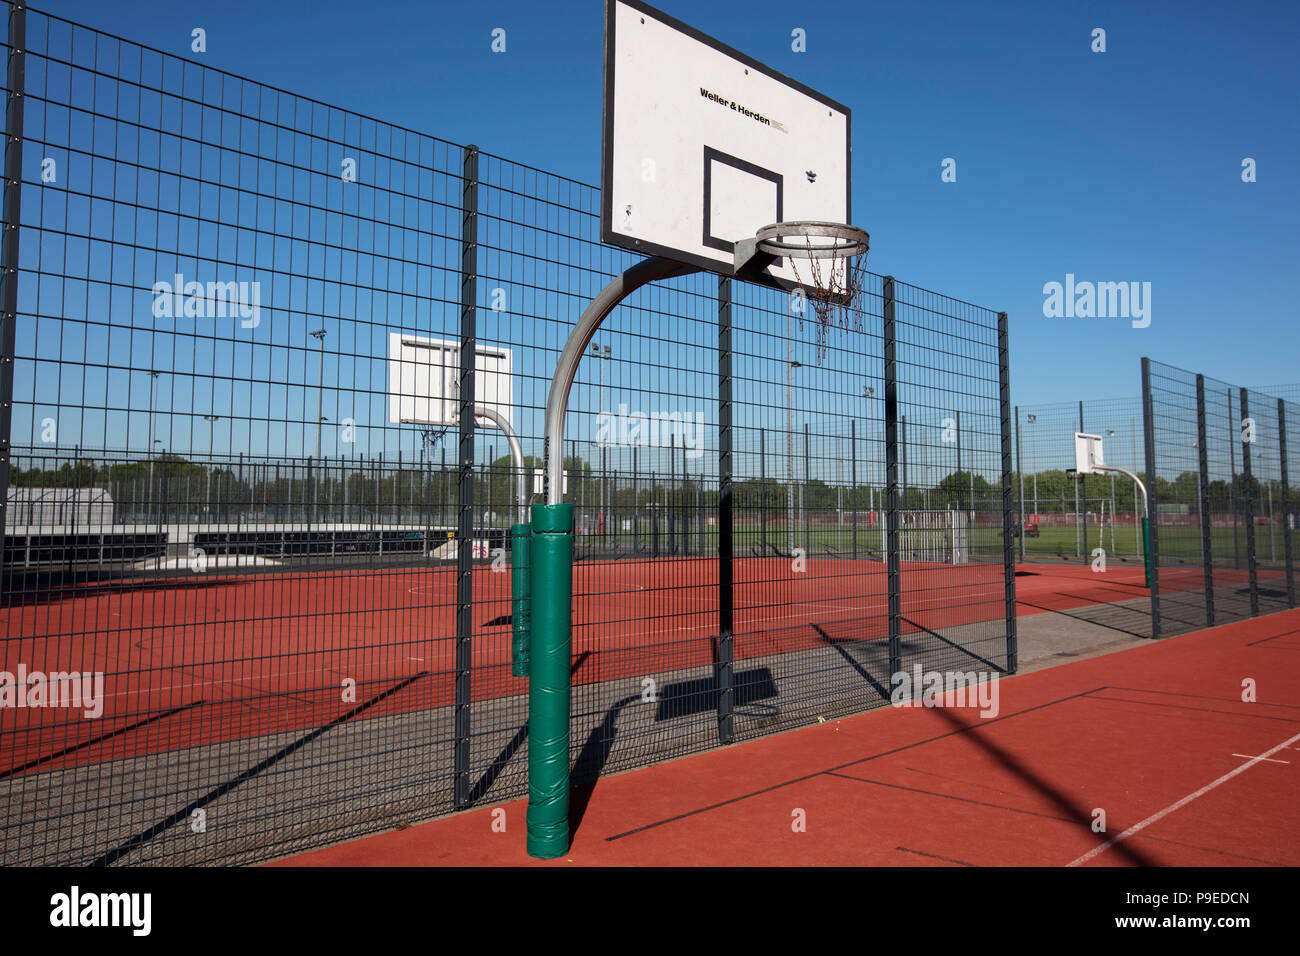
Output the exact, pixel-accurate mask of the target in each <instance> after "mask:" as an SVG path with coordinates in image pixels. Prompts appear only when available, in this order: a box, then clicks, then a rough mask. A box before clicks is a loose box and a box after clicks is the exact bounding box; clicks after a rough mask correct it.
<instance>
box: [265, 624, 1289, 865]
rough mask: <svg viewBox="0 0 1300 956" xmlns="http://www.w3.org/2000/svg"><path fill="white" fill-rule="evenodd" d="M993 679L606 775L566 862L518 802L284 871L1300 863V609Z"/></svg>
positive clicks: (590, 796) (586, 802)
mask: <svg viewBox="0 0 1300 956" xmlns="http://www.w3.org/2000/svg"><path fill="white" fill-rule="evenodd" d="M1248 677H1249V678H1253V679H1254V680H1255V681H1256V682H1257V683H1256V694H1257V697H1256V699H1255V700H1253V701H1250V702H1247V701H1243V699H1242V681H1243V680H1244V679H1246V678H1248ZM998 686H999V689H1000V694H999V698H1000V699H999V705H1000V706H999V712H998V715H997V716H996V717H988V718H981V717H980V716H979V714H978V711H976V710H973V709H960V708H951V709H910V708H900V709H886V710H879V711H873V712H871V713H868V714H864V715H862V716H859V717H854V718H850V719H846V720H842V721H837V722H832V723H827V724H825V725H822V726H813V727H809V728H806V729H803V730H797V731H792V732H789V733H785V734H781V735H778V736H774V737H768V738H764V739H762V740H759V741H755V742H752V743H746V744H742V745H739V746H735V747H730V748H724V749H720V750H715V751H710V752H709V753H706V754H702V755H699V756H694V757H687V758H683V759H681V760H676V761H672V762H670V763H666V764H661V765H658V766H655V767H649V768H645V769H641V770H634V771H631V772H628V773H624V774H619V775H616V776H612V777H608V778H605V779H603V780H601V781H599V782H598V783H597V784H595V786H594V787H592V788H588V789H585V790H584V791H582V792H580V793H579V794H577V799H575V806H577V807H578V808H579V811H580V814H581V815H580V819H579V821H578V822H577V826H576V831H575V836H574V840H573V843H572V846H571V848H570V852H569V854H568V855H567V857H566V858H564V859H561V860H556V861H549V862H548V863H542V862H541V861H537V860H531V859H530V858H529V857H528V856H526V855H525V852H524V831H525V804H524V802H523V801H515V802H512V803H508V804H504V805H503V807H504V810H505V822H506V829H505V832H497V829H499V828H498V827H494V822H495V821H494V817H493V811H494V810H495V809H497V808H494V807H484V808H483V809H481V810H475V811H471V812H467V813H463V814H459V815H456V816H452V817H447V818H444V819H441V820H437V821H434V822H430V823H426V824H422V825H419V826H416V827H412V828H409V829H404V830H401V831H397V832H391V833H385V834H380V835H378V836H374V837H369V838H365V839H361V840H358V841H355V842H352V843H346V844H341V845H338V846H334V847H329V848H326V849H323V850H318V851H315V852H313V853H309V854H304V855H302V856H298V857H294V858H291V859H288V860H285V861H281V862H280V864H278V865H301V866H339V865H344V866H358V865H387V866H396V865H444V866H445V865H458V864H459V865H525V864H535V865H552V866H554V865H559V866H564V865H571V864H586V865H637V866H655V865H673V866H682V865H743V866H755V865H760V866H761V865H780V866H791V865H821V866H827V865H831V866H833V865H853V866H863V865H867V866H878V865H886V866H909V865H938V866H963V865H969V866H1009V865H1017V866H1133V865H1145V866H1155V865H1158V866H1176V865H1181V866H1250V865H1275V866H1297V865H1300V806H1298V805H1297V803H1296V801H1295V794H1296V792H1297V790H1300V703H1297V702H1298V701H1300V611H1290V612H1287V613H1284V614H1275V615H1271V616H1268V617H1264V618H1257V619H1254V620H1250V621H1245V622H1241V623H1236V624H1232V625H1227V626H1224V627H1219V628H1214V629H1211V630H1206V631H1200V632H1197V633H1193V634H1187V635H1184V636H1181V637H1175V638H1170V639H1167V640H1164V641H1159V642H1153V643H1150V644H1145V645H1143V646H1140V647H1137V648H1134V649H1131V650H1127V651H1121V652H1118V653H1113V654H1108V655H1105V656H1102V657H1095V658H1090V659H1087V660H1083V661H1078V662H1075V663H1071V664H1066V665H1062V666H1058V667H1054V668H1050V669H1048V670H1043V671H1037V672H1034V673H1032V674H1026V675H1022V676H1018V677H1011V678H1007V679H1006V680H1003V681H1001V682H999V685H998ZM1098 811H1104V813H1105V829H1104V832H1097V831H1096V830H1095V829H1094V821H1096V820H1099V819H1100V818H1099V816H1098ZM800 816H801V817H802V819H803V820H804V821H805V830H804V831H803V832H795V830H794V828H793V826H792V823H793V821H794V820H795V819H796V817H800ZM273 865H277V864H273Z"/></svg>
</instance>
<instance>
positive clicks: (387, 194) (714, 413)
mask: <svg viewBox="0 0 1300 956" xmlns="http://www.w3.org/2000/svg"><path fill="white" fill-rule="evenodd" d="M0 11H3V12H4V13H6V14H7V17H6V24H7V33H6V47H5V52H6V58H7V64H8V70H7V81H6V82H7V86H6V91H7V93H8V94H9V95H8V110H7V124H8V126H7V129H8V132H9V134H10V135H9V143H8V148H7V151H6V170H5V172H6V183H7V185H6V188H5V213H4V216H5V225H6V227H7V228H6V231H5V237H4V263H3V265H4V273H3V279H2V280H0V282H2V288H0V305H3V308H2V309H0V311H3V313H4V315H3V329H2V330H0V347H2V349H3V357H4V358H5V359H9V358H12V361H6V362H4V369H5V370H6V371H7V373H8V374H5V375H3V376H0V378H3V381H2V382H0V384H2V385H3V387H4V388H5V390H6V394H5V396H4V398H5V401H4V402H3V403H0V404H3V415H4V416H5V417H4V419H3V420H2V421H0V426H3V427H0V436H3V438H4V440H5V454H4V455H3V456H2V457H3V462H0V484H2V485H3V491H4V494H3V501H4V508H5V515H4V528H3V530H4V539H3V567H2V568H0V573H2V575H3V577H2V581H3V607H0V613H3V614H4V617H5V627H6V637H7V640H6V642H5V651H4V659H3V662H2V666H0V670H3V671H4V672H5V673H6V674H11V675H14V679H15V681H16V682H17V683H16V685H15V686H18V687H19V688H21V689H22V690H23V691H24V693H25V694H26V696H24V698H23V700H24V704H23V706H21V707H15V709H14V710H12V711H6V713H5V720H4V723H3V725H2V726H0V794H3V801H4V805H5V808H6V809H5V816H4V822H3V830H2V831H0V861H3V862H4V863H6V864H13V863H24V864H90V863H100V864H111V863H123V864H127V863H169V864H170V863H238V862H248V861H253V860H259V859H265V858H268V857H272V856H276V855H280V854H284V853H288V852H292V851H295V850H299V849H303V848H307V847H310V846H315V845H319V844H321V843H324V842H329V841H333V840H338V839H342V838H347V837H353V836H357V835H360V834H364V833H367V832H371V831H374V830H378V829H381V828H388V827H391V826H394V825H397V824H401V823H403V822H409V821H412V820H416V819H422V818H427V817H430V816H435V815H438V814H442V813H446V812H450V811H452V810H456V809H462V808H465V807H469V806H474V805H480V804H482V803H484V802H487V801H499V800H503V799H507V798H513V797H516V796H519V795H520V794H522V793H523V792H524V790H525V788H526V751H527V700H526V689H527V682H526V680H525V679H523V678H521V677H518V676H515V675H514V674H513V673H512V667H511V654H512V648H511V628H512V614H513V609H512V601H511V584H510V580H511V576H510V574H509V573H502V572H503V571H508V570H509V565H510V557H511V555H510V554H509V550H510V537H509V529H510V526H511V524H512V523H513V522H514V521H515V520H516V518H517V509H518V506H519V504H520V503H519V502H518V501H517V500H516V499H517V495H516V491H515V489H516V487H517V483H518V481H519V480H520V479H522V480H523V484H524V487H525V498H531V496H532V493H533V491H534V489H535V482H536V480H537V478H538V476H537V472H538V470H539V469H540V468H541V456H542V452H543V438H542V418H543V410H544V406H545V402H546V394H547V389H548V387H549V385H550V378H551V372H552V370H553V368H554V366H555V363H556V359H557V357H558V355H559V353H560V350H561V348H562V347H563V345H564V341H565V338H566V336H567V334H568V332H569V330H570V328H571V327H572V322H573V319H574V318H576V316H577V315H578V314H579V313H580V312H581V310H582V308H583V307H584V306H585V304H586V303H587V301H588V300H589V299H590V298H591V297H592V296H593V295H594V294H595V293H596V292H597V291H599V290H600V288H601V287H602V286H604V285H605V283H607V282H608V281H609V280H610V279H611V278H612V277H614V276H615V275H617V274H618V273H619V272H620V271H622V270H623V269H624V268H626V267H627V266H628V265H630V264H631V262H632V261H633V260H632V258H631V257H630V256H629V255H628V254H626V253H624V252H622V251H620V250H616V249H612V248H610V247H607V246H604V245H602V244H601V243H600V242H599V237H598V234H599V229H598V214H599V194H598V192H597V190H595V189H594V188H592V187H591V186H588V185H586V184H583V183H578V182H575V181H572V180H569V179H566V178H564V177H560V176H556V175H553V174H550V173H547V172H544V171H541V170H537V169H534V168H531V167H528V166H526V165H523V164H519V163H515V162H512V161H509V160H506V159H502V158H500V157H496V156H492V155H489V154H487V153H483V152H481V151H479V150H477V149H476V148H474V147H472V146H459V145H455V144H452V143H448V142H445V141H443V140H439V139H437V138H434V137H431V136H427V135H424V134H421V133H418V132H415V131H412V130H408V129H403V128H401V127H397V126H393V125H391V124H387V123H383V122H381V121H378V120H374V119H371V118H369V117H365V116H361V115H358V114H356V113H352V112H349V111H346V110H341V109H337V108H335V107H331V106H329V105H326V104H323V103H320V102H317V101H313V100H311V99H308V98H305V97H301V96H297V95H294V94H290V93H286V92H284V91H281V90H276V89H273V88H270V87H267V86H265V85H261V84H257V83H254V82H251V81H248V80H245V79H243V78H240V77H237V76H232V75H230V74H227V73H223V72H221V71H218V70H213V69H210V68H207V67H202V66H199V65H197V64H195V63H193V62H190V61H186V60H183V59H180V58H177V57H174V56H171V55H168V54H164V53H161V52H158V51H155V50H151V49H147V48H145V47H142V46H139V45H137V44H134V43H131V42H129V41H126V40H122V39H118V38H115V37H112V36H109V35H107V34H104V33H102V32H98V31H93V30H89V29H86V28H83V27H81V26H79V25H77V24H74V23H71V22H69V21H66V20H63V19H60V18H58V17H54V16H51V15H48V14H45V13H41V12H38V11H35V10H31V9H23V8H20V7H16V6H11V5H5V6H4V7H3V8H0ZM19 92H21V93H22V94H23V95H22V96H18V95H17V94H18V93H19ZM867 282H868V288H867V295H866V305H867V309H866V312H867V315H866V318H865V325H864V328H862V329H861V330H837V331H833V332H832V333H831V334H830V335H829V337H828V339H827V341H826V347H825V351H824V353H822V354H819V352H818V349H817V346H816V344H815V343H816V338H817V336H816V334H815V329H814V327H813V326H812V325H811V323H812V322H813V321H814V320H813V319H812V317H811V313H809V314H808V315H807V316H806V317H805V316H800V315H799V314H797V313H792V312H791V308H792V299H791V298H790V297H788V296H786V295H784V294H782V293H778V292H776V291H774V290H771V289H766V288H762V287H758V286H753V285H748V284H744V283H740V282H730V281H725V282H720V281H719V280H718V279H717V277H715V276H711V275H700V274H696V275H690V276H685V277H682V278H678V279H673V280H671V281H666V282H662V283H658V284H655V285H653V286H647V287H645V288H643V289H641V290H640V291H638V292H637V293H635V294H634V295H633V296H632V297H631V298H630V299H629V301H628V302H627V303H626V304H625V305H623V306H621V307H620V308H619V309H618V310H616V312H615V313H614V314H613V315H612V316H611V317H610V319H609V320H608V321H607V323H606V325H605V326H604V328H602V330H601V331H600V333H599V334H598V335H597V337H596V339H595V340H594V343H593V346H594V349H593V351H592V353H591V354H590V355H589V356H588V357H587V360H586V361H585V362H583V363H582V365H581V368H580V371H579V376H578V380H577V382H576V383H575V386H574V389H573V392H572V394H571V398H570V403H569V420H568V427H567V430H566V434H567V435H568V436H569V439H568V441H567V442H566V445H567V447H566V448H565V451H564V455H565V469H566V481H567V491H566V497H567V500H569V501H571V502H573V503H574V505H575V512H576V517H575V530H576V532H577V548H576V554H577V560H578V565H577V567H576V569H575V587H574V591H575V598H574V658H573V662H572V680H573V683H574V685H575V691H574V695H573V708H572V729H573V754H572V757H573V762H574V775H575V780H576V781H579V782H581V781H584V780H591V779H594V778H595V777H596V776H597V775H599V774H601V773H608V772H612V771H616V770H619V769H625V768H628V767H633V766H639V765H644V764H646V763H650V762H654V761H658V760H662V759H665V758H668V757H673V756H678V755H681V754H685V753H689V752H693V751H697V750H701V749H704V748H708V747H713V746H716V745H718V743H719V742H728V741H731V740H736V739H744V738H746V737H750V736H754V735H757V734H762V733H768V732H772V731H774V730H779V729H784V728H788V727H793V726H800V725H803V724H806V723H809V722H815V721H816V719H817V718H818V717H823V718H829V717H832V716H836V715H843V714H849V713H854V712H857V711H860V710H862V709H865V708H867V707H871V706H876V705H879V704H881V703H883V702H884V701H886V700H887V699H888V697H889V685H890V678H891V675H893V674H896V673H898V672H899V671H900V670H902V669H905V668H907V669H910V668H912V667H913V666H916V665H919V666H921V667H923V668H924V669H925V670H944V669H952V668H956V669H960V670H963V671H972V670H974V671H982V672H995V673H998V672H1008V671H1013V670H1014V669H1015V649H1014V616H1013V613H1012V612H1013V610H1014V607H1013V600H1012V596H1013V595H1012V591H1011V568H1010V559H1011V550H1010V549H1011V546H1012V543H1013V542H1012V539H1013V537H1014V505H1013V497H1014V496H1013V491H1012V485H1011V477H1010V476H1011V461H1012V459H1011V448H1012V434H1013V433H1012V426H1011V416H1010V408H1009V402H1008V394H1009V393H1008V379H1007V358H1006V356H1007V347H1006V338H1005V316H1004V315H999V314H996V313H992V312H989V311H987V310H985V309H981V308H978V307H976V306H972V305H969V304H967V303H963V302H959V301H956V300H953V299H948V298H946V297H943V296H939V295H937V294H935V293H931V292H926V291H925V290H921V289H917V288H915V287H912V286H907V285H905V284H903V283H900V282H895V281H894V280H892V279H887V278H882V277H879V276H868V277H867ZM396 333H400V335H399V338H400V337H401V336H413V337H416V338H418V339H419V340H421V341H425V342H428V341H435V342H451V343H454V344H455V345H456V346H457V347H458V348H459V350H460V354H461V355H462V357H463V359H464V357H467V356H471V355H477V354H478V353H479V350H481V349H487V350H495V351H494V354H497V355H503V354H508V356H509V360H510V389H511V393H510V397H509V401H508V403H507V404H508V406H509V407H508V410H507V414H508V419H509V421H508V424H509V425H510V426H511V427H512V429H513V431H514V432H515V433H516V434H517V436H518V440H519V443H520V449H521V461H519V462H516V460H515V458H514V457H513V456H512V453H511V447H510V445H509V443H508V441H507V438H506V436H505V435H504V434H503V433H502V431H500V430H497V429H495V428H493V427H491V426H490V424H489V423H488V421H487V420H485V419H480V418H476V411H475V404H476V400H475V399H474V398H472V397H471V393H472V391H473V383H475V382H480V383H482V387H484V388H486V383H487V381H488V380H487V377H486V375H485V374H484V373H482V372H480V371H478V370H477V366H476V365H475V364H473V363H471V364H470V366H469V368H468V369H466V368H465V367H464V366H462V372H464V373H467V374H463V375H462V377H461V381H462V386H461V394H460V402H459V406H458V408H457V410H456V416H455V419H454V420H451V421H446V420H443V421H439V422H436V423H434V422H420V421H411V420H403V417H402V416H401V415H394V414H393V407H394V404H393V403H394V377H393V373H392V371H391V367H390V357H391V348H392V345H391V343H390V336H392V335H394V334H396ZM475 361H477V359H476V360H475ZM470 372H472V373H473V374H468V373H470ZM481 397H482V396H480V398H481ZM484 400H486V399H484ZM723 671H726V672H727V673H729V674H730V680H731V683H730V684H729V685H728V686H730V687H732V688H733V689H734V693H733V694H732V695H731V696H730V698H729V700H728V702H727V703H726V704H724V702H723V696H724V695H721V694H720V692H719V686H720V685H719V680H720V678H719V674H720V673H722V672H723ZM74 675H75V676H74ZM38 691H39V693H38ZM74 696H75V698H76V703H77V704H78V705H79V706H71V703H72V702H73V698H74ZM16 699H17V698H15V700H16ZM51 701H53V703H50V702H51ZM29 703H30V704H31V706H27V704H29ZM728 708H729V709H728ZM724 711H725V713H724Z"/></svg>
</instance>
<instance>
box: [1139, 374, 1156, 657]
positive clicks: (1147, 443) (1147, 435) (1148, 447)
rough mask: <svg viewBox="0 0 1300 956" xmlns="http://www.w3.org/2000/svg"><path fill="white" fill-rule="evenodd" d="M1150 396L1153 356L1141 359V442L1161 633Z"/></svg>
mask: <svg viewBox="0 0 1300 956" xmlns="http://www.w3.org/2000/svg"><path fill="white" fill-rule="evenodd" d="M1155 427H1156V425H1155V417H1154V414H1153V402H1152V400H1151V360H1150V359H1149V358H1145V357H1144V358H1143V359H1142V444H1143V445H1144V448H1143V450H1144V451H1145V453H1146V460H1147V461H1146V466H1147V467H1146V473H1147V529H1146V532H1147V540H1146V547H1147V549H1148V550H1149V551H1150V553H1151V560H1150V562H1148V565H1149V567H1150V569H1151V580H1150V582H1149V585H1150V588H1151V636H1152V638H1156V637H1159V636H1160V546H1159V543H1160V536H1159V534H1158V532H1157V528H1159V526H1160V504H1159V499H1160V496H1159V494H1158V493H1157V490H1156V431H1155Z"/></svg>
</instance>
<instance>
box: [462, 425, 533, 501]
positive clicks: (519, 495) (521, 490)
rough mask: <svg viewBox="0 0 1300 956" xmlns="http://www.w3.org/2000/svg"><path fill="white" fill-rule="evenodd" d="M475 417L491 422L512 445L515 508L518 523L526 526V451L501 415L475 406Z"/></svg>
mask: <svg viewBox="0 0 1300 956" xmlns="http://www.w3.org/2000/svg"><path fill="white" fill-rule="evenodd" d="M474 417H475V418H482V419H485V420H486V421H489V422H491V423H492V424H493V425H495V426H496V427H497V428H499V429H501V431H502V432H504V433H505V436H506V443H507V444H509V445H510V457H511V458H513V459H514V460H515V507H516V508H517V509H518V511H517V515H518V519H517V520H518V523H520V524H526V523H527V521H528V476H527V475H525V474H524V449H523V446H522V445H520V444H519V436H518V435H516V434H515V431H514V429H513V428H511V427H510V423H509V422H508V421H506V420H505V418H503V417H502V416H501V415H498V414H497V413H496V412H494V411H493V410H492V409H490V408H488V407H487V406H486V405H475V406H474Z"/></svg>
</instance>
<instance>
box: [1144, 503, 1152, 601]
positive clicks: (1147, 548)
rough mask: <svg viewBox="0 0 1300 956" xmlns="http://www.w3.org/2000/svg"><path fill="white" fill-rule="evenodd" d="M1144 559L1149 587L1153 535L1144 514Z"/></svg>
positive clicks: (1148, 585)
mask: <svg viewBox="0 0 1300 956" xmlns="http://www.w3.org/2000/svg"><path fill="white" fill-rule="evenodd" d="M1142 561H1143V564H1144V565H1145V566H1146V572H1147V587H1148V588H1149V587H1151V535H1150V533H1149V529H1148V528H1147V518H1146V516H1145V515H1143V516H1142Z"/></svg>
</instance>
